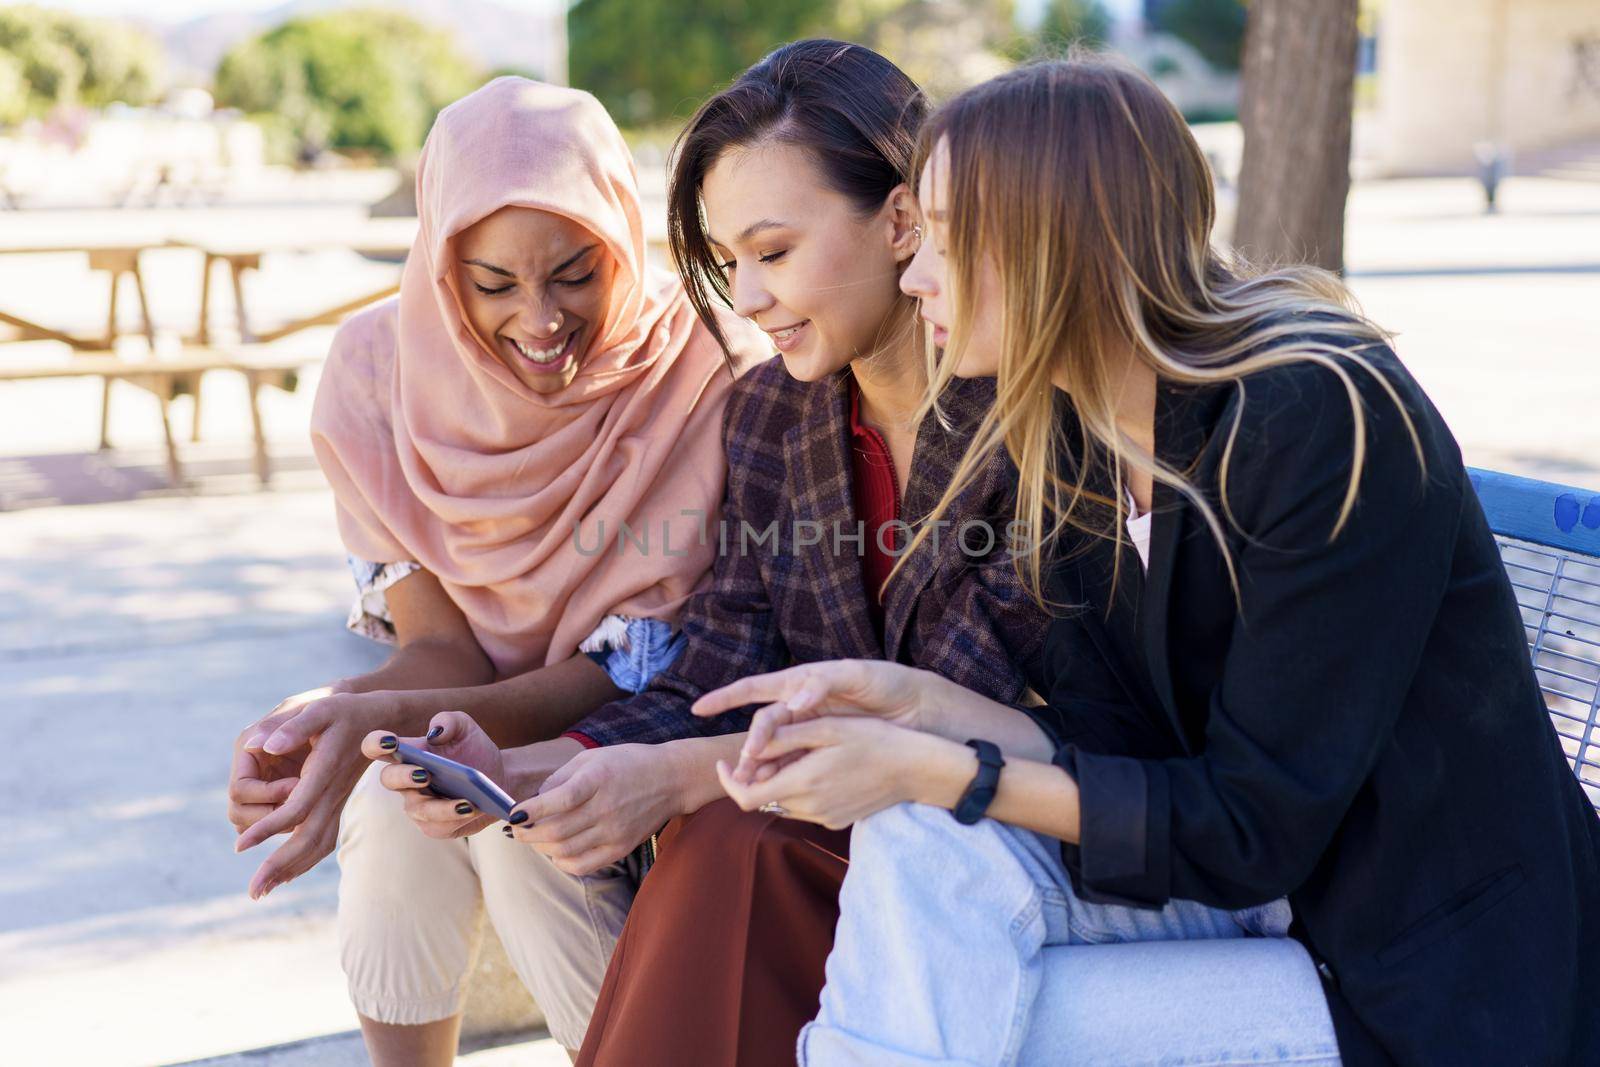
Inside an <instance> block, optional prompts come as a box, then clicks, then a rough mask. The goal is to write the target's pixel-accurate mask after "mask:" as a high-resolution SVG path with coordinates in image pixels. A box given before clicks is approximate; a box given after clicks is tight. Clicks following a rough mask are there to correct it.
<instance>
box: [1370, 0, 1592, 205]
mask: <svg viewBox="0 0 1600 1067" xmlns="http://www.w3.org/2000/svg"><path fill="white" fill-rule="evenodd" d="M1365 6H1367V7H1368V8H1369V14H1370V16H1371V17H1372V18H1373V20H1374V26H1373V29H1374V38H1375V40H1374V47H1375V51H1376V55H1375V59H1374V73H1375V77H1374V83H1373V88H1372V93H1371V99H1370V103H1369V106H1368V108H1367V109H1366V110H1365V112H1364V114H1363V116H1362V119H1361V121H1360V136H1359V142H1360V143H1359V145H1358V153H1359V155H1360V156H1361V157H1362V161H1363V162H1364V163H1365V164H1367V165H1368V166H1370V167H1371V168H1372V169H1373V170H1374V171H1375V172H1378V173H1388V174H1405V173H1427V172H1436V171H1460V170H1463V169H1470V168H1472V167H1474V166H1475V165H1476V162H1477V159H1478V158H1479V154H1480V153H1481V152H1482V151H1484V150H1485V148H1486V147H1487V146H1494V147H1495V148H1496V149H1497V150H1499V151H1502V152H1510V153H1512V154H1531V153H1540V152H1545V151H1549V150H1559V149H1560V148H1561V147H1562V146H1565V145H1573V144H1582V143H1584V142H1591V143H1592V142H1597V141H1600V0H1369V3H1368V4H1367V5H1365Z"/></svg>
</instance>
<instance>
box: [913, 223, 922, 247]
mask: <svg viewBox="0 0 1600 1067" xmlns="http://www.w3.org/2000/svg"><path fill="white" fill-rule="evenodd" d="M911 236H913V237H915V238H916V239H917V244H919V245H920V244H921V243H922V227H921V226H913V227H911Z"/></svg>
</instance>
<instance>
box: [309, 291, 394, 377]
mask: <svg viewBox="0 0 1600 1067" xmlns="http://www.w3.org/2000/svg"><path fill="white" fill-rule="evenodd" d="M399 315H400V298H399V297H390V298H389V299H387V300H383V301H380V302H378V303H376V304H373V305H372V306H371V307H367V308H362V309H361V310H360V311H358V312H356V313H355V314H354V315H351V316H350V317H349V318H347V319H345V320H344V321H343V322H341V323H340V324H339V328H338V329H337V330H335V331H334V334H333V341H332V343H331V344H330V345H329V347H328V361H327V366H326V368H325V369H324V372H323V373H324V377H326V376H327V375H328V374H329V373H333V374H349V375H352V376H355V377H360V378H369V377H376V376H379V375H380V374H385V375H386V374H388V373H389V372H390V368H391V367H392V366H393V364H394V355H395V344H396V325H397V322H398V319H399Z"/></svg>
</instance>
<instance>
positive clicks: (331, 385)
mask: <svg viewBox="0 0 1600 1067" xmlns="http://www.w3.org/2000/svg"><path fill="white" fill-rule="evenodd" d="M510 204H516V205H520V206H525V207H531V208H538V209H539V210H542V211H550V212H554V213H557V214H560V215H564V216H567V217H568V218H571V219H573V220H574V221H576V222H578V223H580V224H581V225H583V226H584V227H586V228H587V229H588V230H590V231H592V232H593V233H594V234H595V236H596V237H597V238H599V239H600V241H601V242H602V243H603V244H604V246H605V247H606V249H608V250H609V251H610V253H611V255H612V257H613V258H614V259H615V260H616V263H617V271H616V273H615V281H614V284H613V288H612V292H611V303H610V307H609V309H608V311H607V314H606V316H605V318H604V321H603V323H602V324H601V327H600V328H599V329H598V330H597V331H596V333H595V339H594V340H593V342H591V345H590V349H589V352H588V354H587V356H586V357H585V358H584V360H583V363H582V364H581V365H580V367H579V370H578V373H577V377H576V378H575V379H574V380H573V382H572V384H570V385H569V386H568V387H567V388H565V389H563V390H561V391H560V392H557V393H554V394H550V395H541V394H539V393H536V392H534V391H532V390H530V389H528V388H527V387H526V386H524V385H523V384H522V383H521V382H519V381H518V380H517V378H516V377H515V376H514V375H513V374H512V373H511V371H510V370H509V369H508V368H507V367H506V366H505V365H504V364H503V363H501V361H500V360H499V358H497V357H496V356H495V355H494V354H493V353H491V352H489V351H488V350H486V349H485V348H484V346H483V344H482V343H481V342H480V341H479V340H478V338H477V337H476V335H475V334H474V332H473V331H472V329H471V327H470V326H469V325H468V323H467V321H466V319H465V317H464V316H463V314H462V311H461V304H460V300H459V297H458V294H457V292H456V271H455V266H454V259H455V257H454V255H453V254H452V252H451V241H452V238H453V237H454V236H455V235H456V234H458V233H460V232H461V231H462V230H464V229H466V228H467V227H469V226H471V225H472V224H473V223H474V222H477V221H478V220H479V219H482V218H484V217H486V216H488V215H490V214H493V213H494V212H495V211H497V210H498V209H500V208H502V207H505V206H506V205H510ZM417 213H418V215H419V223H420V228H419V230H418V233H417V239H416V243H415V244H414V245H413V246H412V249H411V254H410V257H409V258H408V259H407V261H406V265H405V271H404V274H403V276H402V278H401V284H400V295H399V296H398V297H397V298H395V299H394V300H391V301H388V302H386V303H384V304H380V305H378V306H377V307H374V308H371V309H368V310H367V311H364V312H362V313H360V314H358V315H356V316H355V317H353V318H351V319H350V320H349V321H348V322H346V323H345V324H344V325H343V326H342V327H341V328H340V330H339V332H338V334H337V335H336V336H335V338H334V342H333V348H332V351H331V352H330V354H329V357H328V362H327V366H326V369H325V370H324V372H323V377H322V383H321V385H320V387H319V388H318V391H317V398H316V404H315V407H314V410H313V413H312V419H311V435H312V443H313V445H314V447H315V449H316V454H317V459H318V461H319V462H320V463H321V465H322V469H323V471H324V473H325V474H326V475H327V477H328V481H329V482H330V483H331V484H332V486H333V491H334V497H335V499H336V501H337V506H338V518H339V531H340V534H341V535H342V537H343V539H344V543H345V547H346V548H347V549H348V550H349V551H350V552H351V554H353V555H355V556H357V557H359V558H361V559H365V560H370V561H373V562H394V561H400V560H415V561H416V562H417V563H419V564H421V565H422V566H423V567H425V568H427V569H428V570H429V571H431V572H432V573H433V574H434V575H435V576H437V577H438V579H439V581H440V582H441V583H442V584H443V585H444V588H445V590H446V591H447V592H448V593H449V594H450V598H451V599H452V600H453V601H455V603H456V604H457V605H458V606H459V607H460V609H461V611H462V612H463V614H465V615H466V617H467V621H468V622H469V623H470V624H471V626H472V630H473V632H474V634H476V636H477V638H478V642H479V644H480V645H481V646H482V647H483V650H484V652H486V653H487V654H488V656H489V658H490V659H491V660H493V661H494V664H495V666H496V668H497V669H498V670H499V671H500V673H501V675H502V676H509V675H512V674H518V673H521V672H523V671H526V670H529V669H531V668H534V667H539V666H543V665H546V664H550V663H556V662H559V661H561V660H564V659H567V658H568V657H570V656H572V655H573V654H574V653H575V652H576V651H577V649H578V646H579V644H580V643H581V642H582V641H583V640H584V638H586V637H587V636H589V634H590V633H591V632H592V631H593V630H594V629H595V627H596V626H597V625H598V624H599V623H600V621H601V620H602V619H603V618H605V617H606V616H608V615H611V614H620V615H627V616H634V617H647V618H654V619H666V620H671V619H673V618H674V617H675V616H676V614H677V612H678V609H679V607H680V605H682V603H683V601H684V599H685V598H686V597H687V596H688V595H689V594H690V593H692V592H694V591H695V590H696V589H697V588H698V587H699V586H700V585H701V584H703V583H704V582H705V581H706V579H707V574H708V571H709V569H710V566H711V559H712V547H711V546H713V545H715V543H716V538H715V537H707V536H703V531H704V530H706V529H712V528H714V524H715V522H716V520H717V515H718V509H719V507H720V505H721V501H722V491H723V484H724V480H725V477H726V460H725V458H724V456H723V452H722V441H721V425H722V409H723V405H724V404H725V403H726V401H727V397H728V391H729V388H730V386H731V385H732V378H731V377H730V375H729V374H728V371H727V369H726V367H725V365H724V363H723V361H722V354H721V352H720V351H719V350H718V348H717V346H716V343H715V342H714V341H713V340H712V338H711V336H710V334H709V333H708V332H707V331H706V330H705V328H704V327H703V326H702V325H701V324H700V322H699V321H698V320H697V319H696V318H695V315H694V313H693V311H692V309H691V308H690V307H689V304H688V302H687V301H686V299H685V298H684V295H683V290H682V288H681V286H680V285H679V283H678V280H677V278H676V277H675V276H674V275H672V274H670V273H668V272H666V271H662V270H660V269H658V268H654V267H651V266H649V265H647V263H646V261H645V236H644V227H643V224H642V222H641V219H640V204H639V193H638V187H637V183H636V178H635V173H634V168H633V160H632V157H631V156H630V155H629V153H628V149H627V146H626V145H625V144H624V143H623V140H622V136H621V134H620V133H618V131H617V128H616V126H615V124H613V123H612V121H611V119H610V117H609V116H608V115H607V114H606V112H605V109H604V108H603V107H601V105H600V104H599V102H598V101H596V100H595V99H594V97H592V96H590V95H589V94H588V93H584V92H580V91H578V90H575V89H565V88H560V87H557V86H551V85H542V84H539V83H537V82H532V81H528V80H526V79H523V78H511V77H507V78H498V79H496V80H495V81H493V82H490V83H489V84H488V85H486V86H484V87H483V88H481V89H479V90H478V91H477V92H474V93H472V94H471V95H470V96H467V97H464V98H463V99H461V100H459V101H457V102H456V103H454V104H452V105H451V106H450V107H448V108H446V109H445V110H444V111H443V112H442V113H440V115H439V118H438V121H437V122H436V123H435V124H434V127H433V131H432V132H431V133H430V134H429V135H428V141H427V144H425V145H424V146H423V149H422V156H421V159H420V161H419V163H418V167H417ZM729 325H731V326H732V327H733V329H734V330H736V331H738V332H736V333H734V334H731V335H730V340H733V339H734V338H740V339H742V342H743V343H747V344H752V345H753V335H752V333H751V328H750V327H749V326H748V325H747V324H742V323H730V324H729ZM735 343H741V342H735ZM685 511H698V512H699V513H700V516H703V518H702V517H700V516H696V515H685V514H683V512H685ZM702 522H704V523H705V524H707V525H706V526H702ZM624 523H626V524H627V526H628V528H629V530H630V531H632V538H631V539H629V540H625V541H622V540H620V539H619V533H620V532H621V528H622V526H623V524H624ZM664 532H665V536H666V538H667V540H666V542H665V543H664V542H663V533H664ZM641 533H642V535H643V536H645V537H648V548H647V549H644V550H641V548H640V547H639V546H638V539H639V537H640V536H641ZM602 539H603V543H604V548H603V550H597V549H598V548H599V546H600V544H601V543H602ZM619 541H620V547H619ZM668 549H670V552H669V551H668Z"/></svg>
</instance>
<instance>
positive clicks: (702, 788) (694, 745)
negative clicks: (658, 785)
mask: <svg viewBox="0 0 1600 1067" xmlns="http://www.w3.org/2000/svg"><path fill="white" fill-rule="evenodd" d="M748 736H749V734H748V733H737V734H724V735H722V736H720V737H684V738H680V739H678V740H676V741H667V742H665V743H664V744H663V745H662V746H661V747H662V749H663V750H665V752H666V754H667V758H668V762H669V765H670V766H671V768H672V772H671V773H672V775H673V777H674V779H675V781H676V783H677V791H678V796H679V804H678V807H679V809H680V810H679V812H678V814H680V815H689V814H692V813H693V812H696V811H699V810H700V809H701V808H703V807H705V806H706V805H707V804H709V803H711V802H712V801H713V800H716V799H718V798H720V797H724V796H727V794H726V793H725V792H724V791H723V789H722V783H721V782H720V781H719V780H718V779H717V761H718V760H725V761H727V763H728V765H729V766H732V765H734V764H736V763H738V762H739V750H740V749H741V748H743V747H744V739H745V738H746V737H748Z"/></svg>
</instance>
